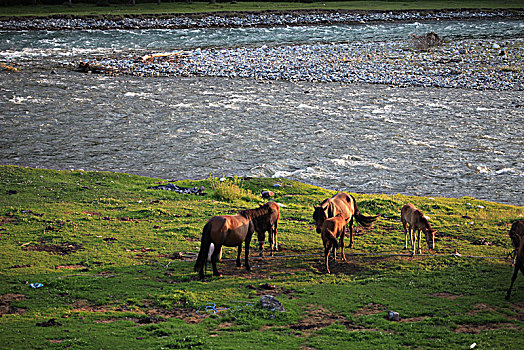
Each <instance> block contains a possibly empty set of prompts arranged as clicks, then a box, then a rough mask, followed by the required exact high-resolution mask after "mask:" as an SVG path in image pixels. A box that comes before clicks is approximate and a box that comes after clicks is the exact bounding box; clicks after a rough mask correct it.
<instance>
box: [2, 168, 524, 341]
mask: <svg viewBox="0 0 524 350" xmlns="http://www.w3.org/2000/svg"><path fill="white" fill-rule="evenodd" d="M161 182H162V180H160V179H152V178H145V177H139V176H133V175H127V174H119V173H107V172H85V171H51V170H42V169H30V168H20V167H13V166H0V312H1V314H2V317H0V339H1V341H2V345H3V348H5V349H22V348H24V349H27V348H34V349H39V348H46V349H54V348H60V349H61V348H65V347H68V348H73V349H76V348H84V349H100V348H104V349H107V348H110V347H111V348H115V349H130V348H150V349H181V348H202V349H207V348H218V349H220V348H239V347H246V346H253V347H256V348H257V349H258V348H275V346H278V348H294V349H296V348H308V349H311V348H313V349H328V348H329V349H333V348H370V347H373V348H403V347H406V348H407V347H410V348H413V347H415V348H441V349H450V348H468V347H469V346H470V345H471V344H473V343H476V344H477V346H478V348H490V349H502V348H504V349H518V348H521V347H522V346H523V345H524V318H523V316H522V315H523V312H524V304H523V300H524V278H523V276H519V278H518V279H517V282H516V284H515V291H514V292H513V295H512V301H511V302H507V301H505V300H504V295H505V292H506V289H507V287H508V286H509V282H510V277H511V272H512V268H511V267H510V263H509V261H508V260H504V259H493V258H479V257H495V258H497V257H504V256H506V255H507V253H508V252H509V251H510V250H511V247H510V240H509V237H508V230H509V225H510V222H511V221H513V220H515V219H518V218H522V216H523V215H524V208H523V207H517V206H511V205H502V204H497V203H492V202H484V201H479V200H475V199H474V198H460V199H447V198H421V197H408V196H403V195H393V196H386V195H378V194H377V195H367V194H355V197H356V199H357V202H358V205H359V208H360V209H361V211H362V212H363V213H365V214H379V213H380V214H383V215H384V216H383V217H382V218H380V219H379V221H378V222H377V223H376V224H375V225H374V227H373V228H370V229H364V228H362V227H357V235H356V238H355V248H354V249H349V248H348V249H346V253H347V254H348V261H347V262H342V261H337V262H331V264H330V267H331V270H332V272H333V274H332V275H326V274H325V273H324V267H323V265H322V263H321V260H322V259H321V256H320V252H321V240H320V238H319V237H318V235H317V234H316V232H315V230H314V226H313V221H312V206H313V205H315V204H317V203H318V202H319V201H320V200H322V199H324V198H326V197H328V196H330V195H332V194H333V192H332V191H329V190H325V189H322V188H318V187H315V186H310V185H306V184H303V183H299V182H295V181H290V180H286V179H263V178H254V179H244V180H238V181H237V183H239V184H240V186H241V188H243V191H242V193H240V191H238V188H237V187H234V186H231V187H230V188H229V189H228V190H227V191H225V192H220V191H218V190H213V189H211V188H210V182H209V181H208V180H201V181H189V180H187V181H180V182H176V184H177V185H180V186H184V187H193V186H196V187H200V186H204V187H206V194H205V195H204V196H198V195H184V194H178V193H175V192H171V191H164V190H156V189H149V188H148V187H150V186H153V185H158V183H161ZM226 183H229V184H231V182H230V181H226ZM275 183H278V184H279V185H280V187H275V186H274V184H275ZM214 184H215V185H217V184H220V182H217V181H214ZM263 190H271V191H273V192H275V198H274V199H275V200H276V201H277V202H278V203H281V204H282V209H281V220H280V225H279V242H280V244H281V248H282V251H281V252H279V254H278V255H279V256H278V257H276V258H264V259H258V258H256V255H258V252H257V251H256V249H255V251H254V252H253V251H252V256H253V259H252V260H251V265H252V268H253V270H252V272H250V273H248V272H246V271H245V270H244V269H243V268H236V267H235V266H234V261H232V260H230V259H231V258H233V257H234V256H235V254H236V252H235V250H233V249H231V248H227V249H225V250H224V253H225V256H224V261H223V262H222V263H220V264H219V269H220V270H221V272H222V273H223V277H220V278H210V277H209V278H208V280H207V281H205V282H201V281H198V280H197V279H196V274H195V273H194V272H193V271H192V267H193V259H194V254H195V253H196V252H197V251H198V246H199V239H200V235H201V230H202V227H203V225H204V224H205V222H206V221H207V219H208V218H209V217H211V216H212V215H217V214H230V213H236V212H237V211H238V210H240V209H242V208H254V207H256V206H257V205H258V203H262V202H264V200H262V198H261V197H260V193H261V192H262V191H263ZM233 192H239V193H238V194H239V198H238V199H230V198H229V197H230V194H231V193H233ZM220 193H222V194H220ZM407 202H412V203H415V204H416V205H417V206H419V207H420V208H421V209H422V210H423V211H424V212H425V213H426V214H428V215H429V216H430V217H431V222H432V225H433V226H434V228H436V229H437V231H438V233H437V241H436V245H437V250H436V251H433V252H430V251H428V250H427V249H424V251H423V253H424V255H423V256H416V257H410V256H407V255H403V254H405V253H406V252H405V251H404V250H403V249H402V248H403V235H402V234H401V224H400V222H399V213H400V208H401V206H402V205H403V204H405V203H407ZM253 246H255V247H256V246H257V244H256V239H255V242H253ZM456 252H458V253H459V254H460V255H461V256H455V255H454V254H455V253H456ZM31 283H42V284H43V287H41V288H32V287H31V286H30V284H31ZM264 294H271V295H274V296H276V297H277V298H278V299H279V300H280V301H281V302H282V303H283V305H284V307H285V309H286V311H285V312H277V311H268V310H264V309H262V308H261V307H260V303H259V298H260V296H261V295H264ZM213 305H214V309H210V307H211V306H213ZM206 307H208V309H207V310H206ZM215 310H216V314H215V313H214V312H215ZM388 310H393V311H396V312H399V313H400V315H401V317H402V319H401V321H400V322H393V321H388V320H387V319H386V315H387V311H388Z"/></svg>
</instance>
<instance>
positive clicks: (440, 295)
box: [431, 293, 463, 300]
mask: <svg viewBox="0 0 524 350" xmlns="http://www.w3.org/2000/svg"><path fill="white" fill-rule="evenodd" d="M431 296H432V297H437V298H444V299H449V300H455V299H457V298H461V297H463V295H462V294H459V295H456V294H451V293H435V294H431Z"/></svg>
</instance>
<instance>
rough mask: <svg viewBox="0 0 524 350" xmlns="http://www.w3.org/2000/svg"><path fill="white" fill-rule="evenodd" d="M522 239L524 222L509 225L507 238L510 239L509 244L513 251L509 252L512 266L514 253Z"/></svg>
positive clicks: (514, 257) (518, 221)
mask: <svg viewBox="0 0 524 350" xmlns="http://www.w3.org/2000/svg"><path fill="white" fill-rule="evenodd" d="M523 237H524V220H517V221H515V222H514V223H513V224H512V225H511V229H510V230H509V238H511V243H512V244H513V247H514V248H515V250H513V251H512V252H511V255H512V257H513V261H512V264H515V259H516V253H517V250H518V249H519V246H520V241H521V240H522V238H523Z"/></svg>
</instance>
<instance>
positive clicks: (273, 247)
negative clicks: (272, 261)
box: [267, 226, 275, 256]
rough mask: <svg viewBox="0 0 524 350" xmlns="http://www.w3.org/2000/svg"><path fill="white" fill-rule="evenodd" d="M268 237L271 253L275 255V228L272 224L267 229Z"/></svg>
mask: <svg viewBox="0 0 524 350" xmlns="http://www.w3.org/2000/svg"><path fill="white" fill-rule="evenodd" d="M267 239H268V241H269V254H270V255H271V256H273V251H274V250H275V246H274V245H275V238H274V237H273V228H272V227H271V226H270V227H269V230H268V231H267Z"/></svg>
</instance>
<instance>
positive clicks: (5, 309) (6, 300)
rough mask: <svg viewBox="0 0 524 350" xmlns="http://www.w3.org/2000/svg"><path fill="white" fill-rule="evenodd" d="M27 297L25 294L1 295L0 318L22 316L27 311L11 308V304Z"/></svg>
mask: <svg viewBox="0 0 524 350" xmlns="http://www.w3.org/2000/svg"><path fill="white" fill-rule="evenodd" d="M24 299H25V295H23V294H4V295H0V317H1V316H3V315H13V314H16V315H21V314H23V313H24V312H25V309H22V308H19V307H14V306H11V302H12V301H15V300H24Z"/></svg>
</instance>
